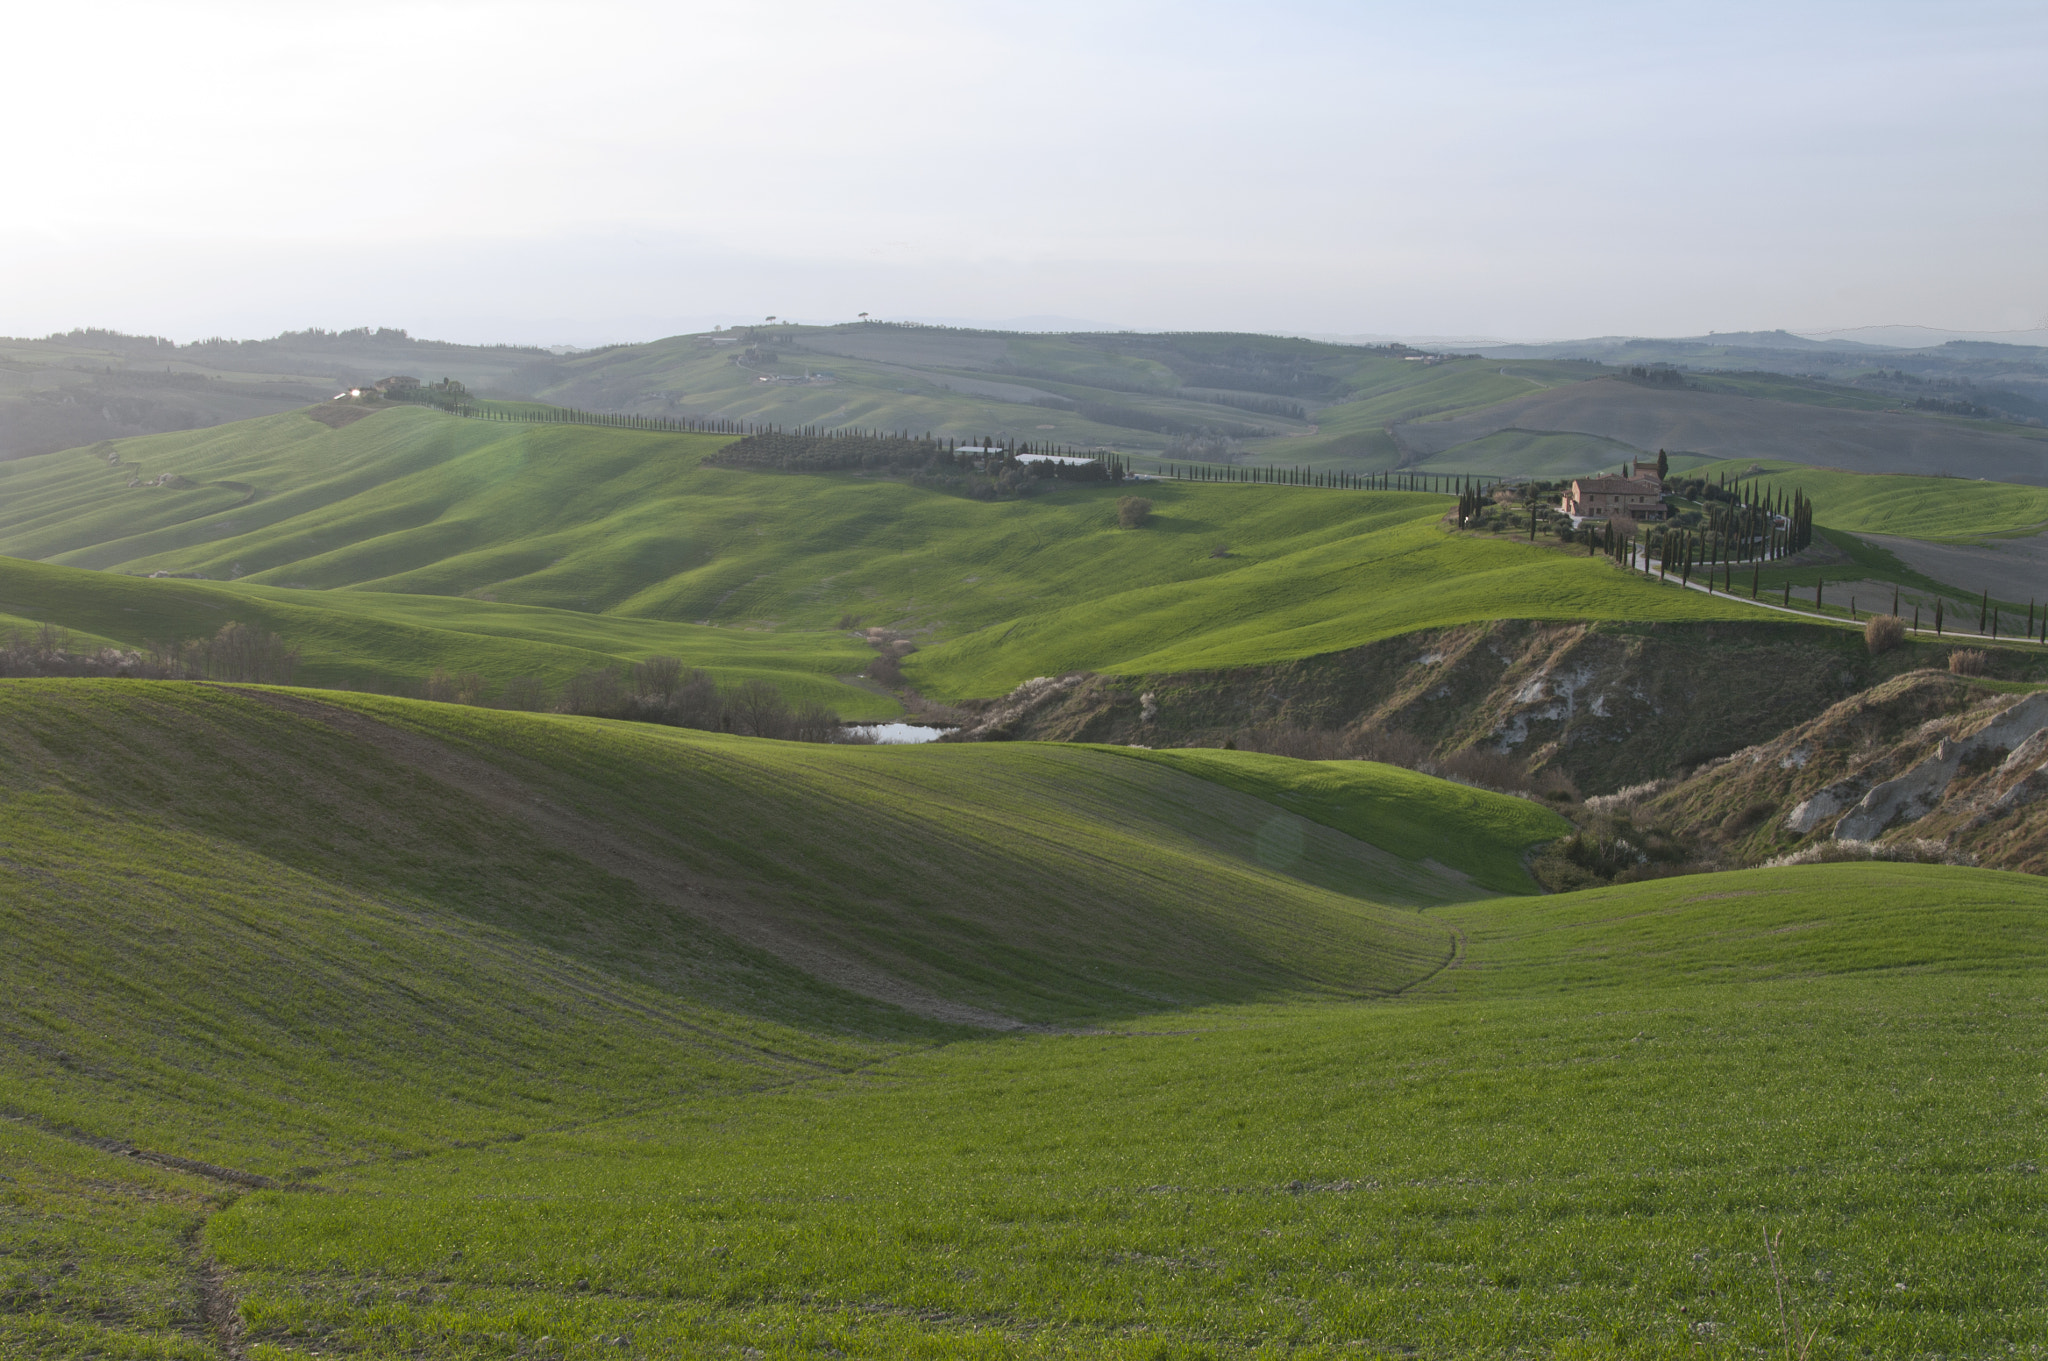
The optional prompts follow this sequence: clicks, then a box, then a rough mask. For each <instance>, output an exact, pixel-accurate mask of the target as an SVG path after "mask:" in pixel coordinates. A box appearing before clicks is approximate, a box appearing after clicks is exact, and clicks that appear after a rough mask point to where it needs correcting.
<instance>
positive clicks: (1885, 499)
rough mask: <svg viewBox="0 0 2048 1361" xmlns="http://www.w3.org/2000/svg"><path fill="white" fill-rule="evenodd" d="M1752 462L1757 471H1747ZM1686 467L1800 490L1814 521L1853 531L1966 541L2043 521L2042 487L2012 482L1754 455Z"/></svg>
mask: <svg viewBox="0 0 2048 1361" xmlns="http://www.w3.org/2000/svg"><path fill="white" fill-rule="evenodd" d="M1752 468H1762V469H1763V471H1762V472H1761V473H1751V472H1750V469H1752ZM1687 472H1688V475H1690V476H1695V477H1708V478H1712V477H1717V476H1721V475H1723V474H1725V475H1726V476H1728V477H1729V478H1741V479H1742V480H1743V481H1744V482H1745V483H1749V482H1754V483H1755V484H1756V485H1757V486H1759V487H1764V488H1775V489H1777V490H1780V491H1783V492H1786V493H1788V494H1789V493H1790V492H1793V491H1803V492H1805V493H1806V495H1807V496H1808V497H1809V498H1810V499H1811V500H1812V501H1813V503H1814V516H1815V518H1816V519H1817V520H1818V521H1819V522H1820V523H1822V524H1824V525H1827V526H1828V527H1830V528H1833V529H1844V530H1848V531H1850V532H1852V533H1857V534H1894V535H1898V536H1899V537H1902V538H1908V539H1932V540H1935V541H1937V542H1944V543H1971V542H1975V541H1977V540H1980V539H1986V538H1999V537H2005V536H2015V535H2023V534H2036V533H2040V532H2041V531H2042V530H2044V529H2048V488H2043V487H2024V486H2020V485H2018V484H2016V483H2012V482H1984V481H1977V480H1974V479H1970V478H1963V477H1913V476H1909V475H1906V474H1903V473H1851V472H1844V471H1842V470H1840V469H1838V468H1811V467H1806V466H1804V465H1802V464H1797V463H1784V462H1778V461H1770V460H1767V461H1765V462H1762V463H1758V462H1757V461H1756V460H1754V459H1728V460H1724V461H1722V462H1719V463H1709V464H1705V465H1703V466H1700V467H1696V468H1691V469H1688V470H1687Z"/></svg>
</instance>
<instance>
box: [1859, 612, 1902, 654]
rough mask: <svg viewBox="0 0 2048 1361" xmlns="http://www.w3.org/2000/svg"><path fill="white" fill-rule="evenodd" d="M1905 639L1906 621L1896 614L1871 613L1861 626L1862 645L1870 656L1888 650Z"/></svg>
mask: <svg viewBox="0 0 2048 1361" xmlns="http://www.w3.org/2000/svg"><path fill="white" fill-rule="evenodd" d="M1905 641H1906V621H1905V620H1903V619H1901V618H1899V617H1898V616H1897V615H1896V614H1873V615H1871V616H1870V622H1869V623H1867V624H1865V625H1864V626H1863V646H1865V647H1867V648H1869V649H1870V653H1871V655H1872V656H1876V655H1878V654H1879V653H1884V652H1890V651H1891V650H1892V649H1893V648H1895V647H1897V646H1898V645H1899V644H1901V643H1903V642H1905Z"/></svg>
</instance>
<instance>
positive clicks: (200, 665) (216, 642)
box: [180, 621, 299, 685]
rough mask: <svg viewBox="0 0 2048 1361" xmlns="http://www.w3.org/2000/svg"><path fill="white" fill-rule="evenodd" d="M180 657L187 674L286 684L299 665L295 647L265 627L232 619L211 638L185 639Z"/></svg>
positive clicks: (216, 678) (257, 682)
mask: <svg viewBox="0 0 2048 1361" xmlns="http://www.w3.org/2000/svg"><path fill="white" fill-rule="evenodd" d="M180 660H181V661H182V662H183V663H184V667H185V669H186V671H187V672H188V673H189V674H193V675H198V676H203V677H204V678H205V679H207V680H215V681H242V682H249V683H254V684H258V685H290V684H291V683H292V676H293V674H294V673H295V672H296V671H297V670H298V669H299V654H298V650H297V649H296V648H290V647H286V646H285V642H284V639H282V638H280V637H278V636H277V635H276V634H274V633H271V632H269V631H267V630H265V629H260V628H256V627H254V626H253V625H249V624H238V623H234V622H232V621H230V622H228V623H225V624H222V625H221V626H220V631H219V632H217V633H215V634H214V635H213V636H212V637H211V638H201V639H197V640H195V641H192V642H188V643H185V644H184V645H183V646H182V647H181V648H180Z"/></svg>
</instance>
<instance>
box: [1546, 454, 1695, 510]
mask: <svg viewBox="0 0 2048 1361" xmlns="http://www.w3.org/2000/svg"><path fill="white" fill-rule="evenodd" d="M1557 508H1558V510H1559V511H1561V512H1562V513H1564V514H1566V515H1569V516H1571V517H1572V521H1573V523H1575V524H1576V523H1577V522H1579V521H1581V520H1610V519H1613V518H1614V517H1615V516H1617V515H1625V516H1627V517H1628V518H1629V519H1631V520H1662V519H1664V518H1666V517H1667V516H1668V515H1669V514H1670V512H1669V510H1668V509H1667V508H1666V507H1665V505H1664V479H1662V478H1660V477H1658V476H1657V472H1656V469H1654V468H1645V467H1644V466H1643V465H1642V464H1640V463H1638V464H1637V465H1636V466H1635V470H1634V475H1633V476H1630V477H1581V478H1575V479H1573V481H1572V489H1571V490H1570V491H1568V492H1566V493H1565V498H1564V500H1563V501H1562V502H1561V503H1559V505H1558V507H1557Z"/></svg>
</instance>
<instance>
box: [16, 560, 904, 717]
mask: <svg viewBox="0 0 2048 1361" xmlns="http://www.w3.org/2000/svg"><path fill="white" fill-rule="evenodd" d="M230 621H233V622H237V623H242V624H248V625H252V626H254V627H258V628H264V629H268V630H270V631H271V632H274V633H277V634H279V635H280V636H282V637H283V638H284V639H285V641H286V643H287V644H288V645H290V646H291V647H293V648H295V649H297V650H298V652H299V657H300V662H299V669H298V671H297V673H296V677H295V679H297V680H299V681H301V682H304V683H308V684H313V685H324V686H339V687H342V688H346V689H366V690H388V691H398V692H405V691H414V692H417V691H418V689H419V687H420V685H421V683H422V682H423V681H424V680H425V679H426V678H427V677H428V676H429V675H430V674H431V673H432V672H434V671H435V670H445V671H447V672H449V673H450V674H453V675H460V674H464V673H472V672H473V673H476V674H480V675H482V676H483V677H485V679H486V681H487V682H488V683H489V684H490V686H491V687H492V690H491V691H490V692H489V693H497V692H499V691H500V690H501V689H502V687H503V686H504V684H505V682H507V681H509V680H511V679H512V678H514V677H518V676H531V677H534V678H535V679H537V680H539V681H541V682H542V683H543V684H544V685H545V686H547V687H548V689H549V690H551V691H552V690H555V689H557V688H559V687H560V685H561V684H562V683H563V682H564V681H566V680H567V679H568V678H569V677H571V676H573V675H575V674H577V673H578V672H581V671H586V670H590V669H593V668H602V667H606V666H619V667H624V666H628V665H630V664H631V663H633V662H636V661H639V660H641V659H643V658H646V657H649V656H653V655H655V654H664V655H670V656H676V657H680V658H682V659H683V660H684V661H685V662H686V663H687V664H689V665H691V666H698V667H703V668H704V669H706V670H707V671H709V672H710V673H711V675H712V676H713V677H714V678H716V679H717V681H718V682H719V683H720V684H722V685H728V686H731V685H737V684H740V683H742V682H744V681H746V680H750V679H760V680H766V681H770V682H772V683H773V684H774V685H776V686H777V687H778V688H779V689H780V690H781V691H782V693H783V695H784V696H785V697H786V698H787V699H789V700H790V701H791V702H792V703H803V702H805V701H815V702H817V703H820V704H823V705H825V706H827V707H828V708H831V709H833V710H835V711H837V712H838V713H839V714H840V715H841V716H842V717H845V718H849V719H855V718H861V719H864V718H888V717H892V716H894V715H896V714H899V713H901V712H902V710H901V708H900V706H898V705H897V704H896V702H895V701H894V700H891V699H889V698H888V697H886V696H884V695H880V694H877V693H875V692H874V691H872V690H868V689H863V688H861V687H860V686H857V685H852V684H848V683H846V682H845V681H844V680H843V679H841V678H843V677H847V676H851V675H854V674H856V673H858V672H859V671H860V670H861V668H862V667H864V666H865V665H866V664H867V661H868V659H869V658H870V657H871V656H872V655H873V653H872V652H871V651H870V650H869V649H868V648H866V647H864V646H862V645H860V644H859V643H857V642H855V641H854V640H852V639H851V638H849V637H847V636H846V635H844V634H839V633H827V632H806V633H767V632H758V631H749V630H741V629H715V628H703V627H699V626H696V625H691V624H674V623H669V622H666V621H664V620H658V619H647V618H638V617H632V616H627V615H617V614H590V613H585V612H583V611H578V610H562V609H550V608H547V607H544V606H533V605H507V604H497V603H492V602H488V601H479V600H473V599H470V598H467V597H458V596H408V595H392V594H387V593H382V592H369V591H294V590H283V589H279V588H276V587H265V586H255V585H250V584H247V583H242V582H236V583H233V584H228V583H224V582H202V581H179V580H148V579H143V578H138V577H133V576H126V575H121V574H117V573H113V572H91V571H86V570H83V569H81V568H76V567H55V566H50V565H47V564H44V563H34V562H25V561H22V560H21V559H19V558H4V557H0V630H13V631H19V632H24V633H30V634H33V633H35V632H36V631H37V630H38V629H39V627H40V626H42V625H46V624H47V625H54V626H55V627H57V628H58V629H60V630H61V631H62V632H63V633H64V634H65V635H66V637H67V639H68V641H69V642H70V643H71V645H72V646H73V647H87V648H90V647H96V646H101V645H106V646H116V647H122V648H147V647H149V646H150V645H152V644H159V643H168V642H174V641H176V640H179V639H189V638H202V637H206V636H208V635H210V634H212V633H213V632H214V631H215V630H217V629H219V628H220V626H221V625H222V624H225V623H228V622H230Z"/></svg>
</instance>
